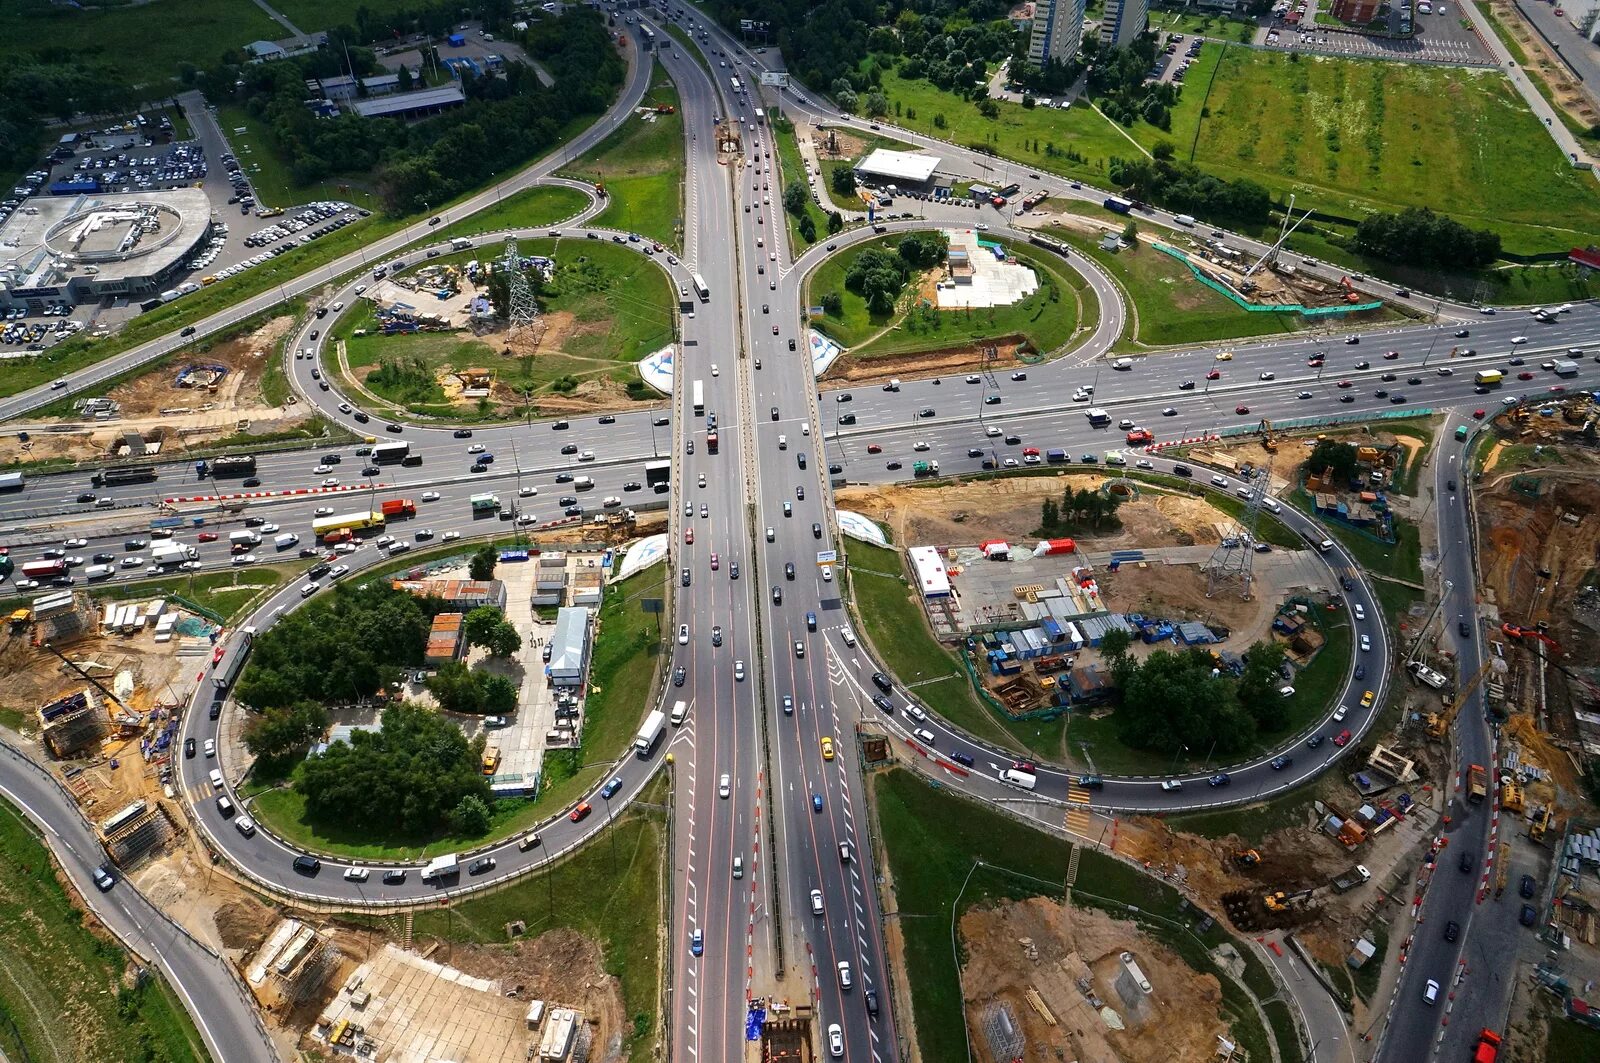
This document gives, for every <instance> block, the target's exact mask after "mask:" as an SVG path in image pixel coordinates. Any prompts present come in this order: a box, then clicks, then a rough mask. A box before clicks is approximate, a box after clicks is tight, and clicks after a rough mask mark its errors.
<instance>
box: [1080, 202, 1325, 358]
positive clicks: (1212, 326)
mask: <svg viewBox="0 0 1600 1063" xmlns="http://www.w3.org/2000/svg"><path fill="white" fill-rule="evenodd" d="M1049 232H1050V234H1051V235H1052V236H1054V237H1056V238H1057V239H1059V240H1064V241H1066V242H1067V243H1068V244H1071V245H1072V247H1073V249H1074V250H1076V251H1077V252H1078V253H1079V254H1082V255H1084V256H1086V257H1088V258H1091V259H1093V260H1094V261H1095V262H1097V263H1099V264H1100V266H1101V267H1102V268H1104V269H1105V271H1106V272H1107V273H1109V274H1111V276H1112V278H1113V279H1115V280H1116V282H1117V283H1118V284H1119V285H1120V286H1121V287H1122V290H1123V291H1124V292H1126V293H1127V296H1128V301H1129V302H1131V303H1132V304H1133V310H1134V312H1133V313H1131V314H1129V315H1128V324H1127V328H1126V329H1125V330H1124V332H1123V335H1122V340H1123V343H1124V344H1129V345H1132V344H1135V343H1136V344H1138V345H1141V346H1148V347H1160V346H1166V345H1170V344H1190V343H1207V342H1210V341H1212V340H1223V339H1240V338H1244V337H1249V336H1268V335H1272V334H1273V333H1278V332H1297V331H1299V330H1301V329H1304V328H1307V327H1308V325H1307V321H1306V319H1305V318H1303V317H1301V316H1300V315H1299V314H1275V313H1252V312H1251V311H1248V310H1242V309H1240V308H1239V306H1238V305H1237V304H1235V303H1234V302H1233V301H1232V300H1230V299H1225V298H1223V297H1222V296H1221V295H1218V294H1217V293H1216V292H1214V291H1212V290H1211V289H1210V288H1207V287H1206V286H1205V285H1203V284H1201V283H1200V282H1199V281H1198V280H1196V279H1195V277H1194V274H1193V273H1192V272H1190V270H1189V268H1188V267H1187V266H1185V265H1184V264H1183V263H1181V262H1179V261H1178V260H1177V259H1175V258H1173V257H1172V256H1171V255H1166V254H1162V253H1161V252H1160V251H1156V250H1155V249H1153V248H1151V247H1148V246H1141V247H1139V248H1138V250H1131V249H1124V250H1122V251H1118V252H1115V253H1112V252H1109V251H1102V250H1100V246H1099V243H1098V241H1094V240H1089V239H1086V238H1084V237H1083V236H1080V235H1077V234H1076V233H1072V232H1068V231H1066V230H1064V229H1059V228H1051V229H1050V230H1049Z"/></svg>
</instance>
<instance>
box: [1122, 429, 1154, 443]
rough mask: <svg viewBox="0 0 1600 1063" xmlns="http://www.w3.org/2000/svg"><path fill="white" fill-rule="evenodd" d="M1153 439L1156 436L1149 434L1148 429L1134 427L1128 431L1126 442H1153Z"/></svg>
mask: <svg viewBox="0 0 1600 1063" xmlns="http://www.w3.org/2000/svg"><path fill="white" fill-rule="evenodd" d="M1155 441H1156V437H1155V436H1153V435H1151V434H1150V432H1149V430H1148V429H1144V428H1135V429H1134V430H1133V431H1131V432H1129V433H1128V442H1129V443H1132V444H1139V443H1154V442H1155Z"/></svg>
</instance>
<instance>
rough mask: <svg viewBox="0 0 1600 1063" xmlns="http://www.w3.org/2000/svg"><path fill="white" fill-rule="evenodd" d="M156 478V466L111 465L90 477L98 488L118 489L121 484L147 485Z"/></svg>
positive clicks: (90, 480)
mask: <svg viewBox="0 0 1600 1063" xmlns="http://www.w3.org/2000/svg"><path fill="white" fill-rule="evenodd" d="M155 478H156V467H155V466H154V465H111V466H107V467H106V468H104V469H101V470H99V471H98V472H96V473H95V474H94V475H93V476H91V477H89V482H90V483H92V484H94V486H96V487H116V486H117V485H119V484H147V483H151V482H153V481H154V480H155Z"/></svg>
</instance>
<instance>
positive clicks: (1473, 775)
mask: <svg viewBox="0 0 1600 1063" xmlns="http://www.w3.org/2000/svg"><path fill="white" fill-rule="evenodd" d="M1488 790H1489V782H1488V772H1486V771H1484V768H1483V765H1482V764H1469V765H1467V800H1468V801H1473V802H1478V801H1482V800H1483V798H1484V795H1485V794H1487V793H1488Z"/></svg>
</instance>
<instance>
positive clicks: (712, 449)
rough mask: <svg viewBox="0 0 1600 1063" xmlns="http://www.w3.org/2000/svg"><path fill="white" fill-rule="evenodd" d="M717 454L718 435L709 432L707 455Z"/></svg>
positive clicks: (707, 436)
mask: <svg viewBox="0 0 1600 1063" xmlns="http://www.w3.org/2000/svg"><path fill="white" fill-rule="evenodd" d="M716 452H717V433H715V432H707V433H706V453H707V454H715V453H716Z"/></svg>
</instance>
